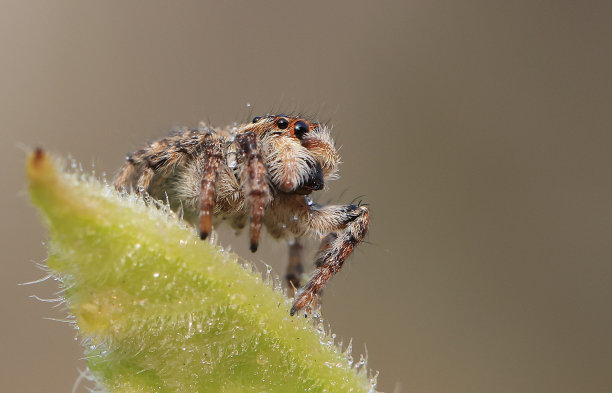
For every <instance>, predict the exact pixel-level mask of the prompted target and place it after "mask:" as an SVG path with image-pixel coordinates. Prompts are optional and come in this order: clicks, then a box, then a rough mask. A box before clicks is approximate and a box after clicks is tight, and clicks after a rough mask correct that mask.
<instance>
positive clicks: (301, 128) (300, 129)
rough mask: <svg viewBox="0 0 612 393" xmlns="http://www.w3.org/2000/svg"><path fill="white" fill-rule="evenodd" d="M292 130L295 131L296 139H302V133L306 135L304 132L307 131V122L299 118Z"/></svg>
mask: <svg viewBox="0 0 612 393" xmlns="http://www.w3.org/2000/svg"><path fill="white" fill-rule="evenodd" d="M293 130H294V132H295V136H296V137H297V138H298V139H302V138H303V137H304V135H306V133H307V132H308V124H306V122H305V121H302V120H300V121H298V122H296V123H295V126H294V127H293Z"/></svg>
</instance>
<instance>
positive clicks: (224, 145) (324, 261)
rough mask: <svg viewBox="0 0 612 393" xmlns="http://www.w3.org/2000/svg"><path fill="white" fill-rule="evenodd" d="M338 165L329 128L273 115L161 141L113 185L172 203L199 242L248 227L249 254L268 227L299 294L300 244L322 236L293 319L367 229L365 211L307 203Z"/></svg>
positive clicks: (136, 157)
mask: <svg viewBox="0 0 612 393" xmlns="http://www.w3.org/2000/svg"><path fill="white" fill-rule="evenodd" d="M338 163H339V156H338V153H337V151H336V149H335V147H334V142H333V140H332V139H331V136H330V133H329V128H327V127H325V126H323V125H320V124H318V123H312V122H309V121H307V120H305V119H302V118H300V117H295V116H285V115H275V116H270V115H267V116H258V117H255V118H254V119H253V121H252V122H251V123H248V124H243V125H240V126H238V127H233V128H227V129H224V130H216V129H213V128H209V127H207V126H205V125H202V126H201V127H200V128H199V129H197V130H183V131H178V132H175V133H172V134H170V135H169V136H168V137H166V138H163V139H160V140H157V141H155V142H153V143H151V144H149V145H148V146H147V147H145V148H143V149H141V150H138V151H137V152H135V153H133V154H130V155H129V156H128V157H127V159H126V163H125V165H124V166H123V168H122V169H121V172H120V173H119V175H118V176H117V178H116V180H115V187H116V188H117V189H126V190H127V191H130V190H135V191H136V192H140V193H147V194H148V195H150V196H151V197H153V198H157V199H161V200H164V201H165V200H168V201H169V203H170V206H171V208H172V209H173V210H175V211H180V213H181V214H182V216H183V217H184V218H185V219H186V220H187V221H190V222H192V223H194V224H195V225H196V226H197V227H198V228H199V230H200V236H201V238H202V239H205V238H206V237H207V236H208V234H209V233H210V231H211V229H212V225H213V223H215V224H216V223H218V222H220V221H223V220H226V221H228V222H229V224H230V225H231V226H232V227H234V228H236V229H241V228H243V227H244V226H245V225H246V223H247V222H250V242H251V250H252V251H256V250H257V245H258V243H259V237H260V233H261V228H262V226H264V227H265V228H266V230H267V231H268V233H269V234H270V235H271V236H273V237H275V238H289V239H290V240H291V247H290V258H289V267H288V270H287V276H286V277H287V280H288V282H289V285H290V291H292V290H293V288H299V287H300V278H301V274H302V271H303V267H302V253H301V249H302V246H301V244H300V241H299V238H300V237H302V236H304V235H308V234H315V235H319V236H322V237H323V242H322V245H321V248H320V250H319V254H318V256H317V260H316V266H317V268H316V271H315V272H314V274H313V275H312V277H311V279H310V281H309V282H308V284H306V286H305V287H304V288H303V290H302V291H301V292H300V293H299V294H298V296H297V298H296V300H295V302H294V304H293V307H292V309H291V314H292V315H293V314H294V313H295V312H297V311H298V310H300V309H302V308H304V307H306V306H309V305H310V304H311V302H312V301H313V300H314V298H315V297H316V296H317V294H318V293H319V292H320V291H321V289H322V288H323V286H324V284H325V282H327V280H329V278H330V277H331V276H332V275H333V274H335V273H336V272H337V271H338V270H340V268H341V267H342V265H343V263H344V261H345V260H346V258H347V257H348V256H349V255H350V254H351V252H352V251H353V249H354V247H355V246H356V245H357V244H358V243H359V242H360V241H361V240H362V239H363V237H364V236H365V234H366V233H367V230H368V226H369V211H368V209H367V208H366V207H365V206H362V205H340V206H335V205H331V206H321V205H317V204H313V203H311V202H310V201H309V199H308V198H307V195H308V194H310V193H312V192H313V191H318V190H321V189H323V187H324V185H325V182H326V181H327V180H330V179H333V178H334V177H335V175H336V171H337V167H338Z"/></svg>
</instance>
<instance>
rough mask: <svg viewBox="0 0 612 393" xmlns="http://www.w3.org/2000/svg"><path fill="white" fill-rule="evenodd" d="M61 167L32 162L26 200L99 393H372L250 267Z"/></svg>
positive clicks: (314, 326)
mask: <svg viewBox="0 0 612 393" xmlns="http://www.w3.org/2000/svg"><path fill="white" fill-rule="evenodd" d="M59 167H61V166H60V165H58V164H56V163H55V162H54V160H52V159H51V158H50V157H49V156H48V155H46V154H45V153H44V152H42V151H40V150H38V151H36V152H35V153H33V154H31V155H30V156H29V157H28V162H27V174H28V179H29V182H30V186H29V189H30V195H31V198H32V201H33V202H34V204H35V205H36V206H38V207H39V208H40V210H41V211H42V213H43V216H44V218H45V222H46V224H47V225H48V227H49V232H50V237H51V241H50V246H49V254H50V255H49V258H48V262H47V264H48V267H49V268H50V269H51V271H52V274H53V275H54V276H55V277H56V278H57V279H59V281H60V282H61V284H62V287H63V288H64V292H65V293H64V297H65V301H66V303H67V305H68V307H69V309H70V312H71V313H72V315H73V316H74V318H75V321H76V327H77V329H78V330H79V334H80V335H81V337H82V338H83V342H84V344H85V348H86V349H85V352H86V359H87V363H88V366H89V369H90V371H91V373H92V374H93V376H94V377H95V379H96V381H97V382H98V384H99V385H101V386H102V387H103V388H104V389H106V390H108V391H109V392H302V391H309V392H373V391H374V385H375V378H368V375H367V372H366V368H365V362H364V361H363V359H362V361H360V362H358V364H357V365H354V364H353V362H352V359H351V357H350V348H349V349H348V350H347V351H345V353H342V351H341V349H340V348H339V346H337V345H336V344H335V343H334V340H333V338H332V336H331V334H330V333H329V332H327V333H326V332H325V331H324V329H323V326H322V323H321V322H318V323H317V321H313V318H303V317H290V316H289V308H290V301H289V300H288V299H287V298H286V296H285V295H284V294H283V293H282V292H281V291H280V290H279V289H278V288H277V289H275V288H274V282H273V280H270V279H269V278H262V276H261V274H260V273H258V272H254V271H253V268H252V267H251V265H250V264H249V263H248V262H242V263H238V258H237V257H236V256H234V255H232V254H229V253H227V252H224V251H221V250H219V249H218V248H217V247H215V246H213V245H211V244H209V243H207V242H202V241H200V240H199V239H198V237H197V236H196V234H195V231H194V230H193V229H192V228H190V227H188V226H186V225H185V224H184V223H183V222H181V221H180V220H179V219H178V218H176V217H175V216H174V215H173V214H172V212H170V211H169V210H168V209H167V208H166V207H165V206H163V205H157V206H155V204H153V203H150V204H148V205H147V204H145V203H144V202H143V201H142V200H141V199H139V198H137V197H135V196H132V195H120V194H119V193H117V192H115V191H114V190H113V189H112V188H111V187H109V186H107V185H103V184H101V183H99V182H98V181H96V180H93V179H91V178H90V177H87V176H85V175H82V174H78V173H66V172H64V171H61V170H59V169H58V168H59ZM349 347H350V345H349ZM346 352H349V353H346Z"/></svg>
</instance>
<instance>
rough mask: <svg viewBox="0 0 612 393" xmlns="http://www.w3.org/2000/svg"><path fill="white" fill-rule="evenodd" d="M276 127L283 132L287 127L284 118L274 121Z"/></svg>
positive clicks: (287, 124) (287, 123)
mask: <svg viewBox="0 0 612 393" xmlns="http://www.w3.org/2000/svg"><path fill="white" fill-rule="evenodd" d="M276 125H277V127H278V128H280V129H281V130H284V129H285V128H287V127H289V122H288V121H287V119H285V118H284V117H281V118H280V119H278V120H277V121H276Z"/></svg>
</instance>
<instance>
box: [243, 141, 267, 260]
mask: <svg viewBox="0 0 612 393" xmlns="http://www.w3.org/2000/svg"><path fill="white" fill-rule="evenodd" d="M238 142H239V145H240V148H241V149H242V151H243V152H244V154H245V155H246V160H247V178H248V194H247V195H248V199H249V202H250V204H251V226H250V241H251V251H252V252H255V251H257V246H258V245H259V236H260V234H261V225H262V223H263V217H264V212H265V207H266V202H267V200H268V197H269V195H270V190H269V188H268V183H267V181H266V167H265V166H264V163H263V160H262V158H261V154H260V153H259V149H258V147H257V138H256V134H255V133H254V132H246V133H244V134H242V135H240V138H239V139H238Z"/></svg>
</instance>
